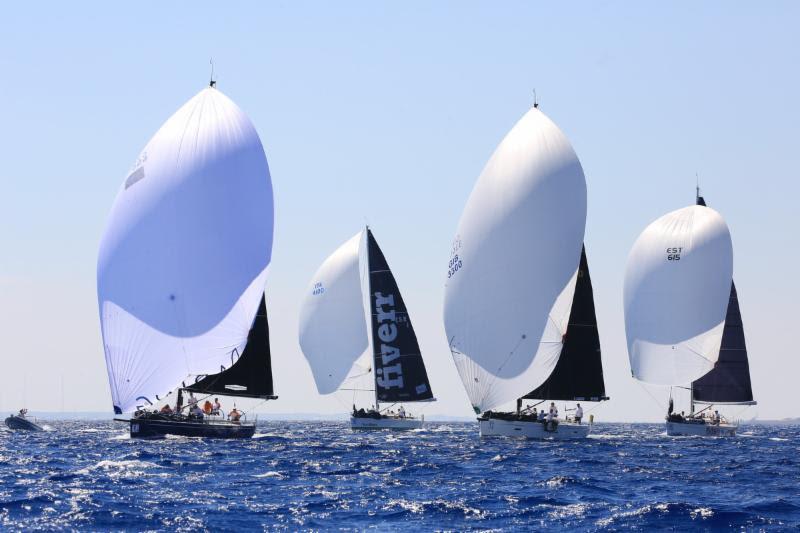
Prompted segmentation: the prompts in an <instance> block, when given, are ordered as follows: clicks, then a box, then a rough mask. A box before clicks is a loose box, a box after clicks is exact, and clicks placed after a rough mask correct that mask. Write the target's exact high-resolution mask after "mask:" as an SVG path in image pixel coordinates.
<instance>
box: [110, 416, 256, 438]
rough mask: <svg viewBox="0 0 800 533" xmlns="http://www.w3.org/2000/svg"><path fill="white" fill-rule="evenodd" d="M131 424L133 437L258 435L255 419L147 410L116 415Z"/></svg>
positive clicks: (237, 436)
mask: <svg viewBox="0 0 800 533" xmlns="http://www.w3.org/2000/svg"><path fill="white" fill-rule="evenodd" d="M114 420H116V421H118V422H128V423H130V435H131V437H132V438H160V437H164V436H166V435H178V436H184V437H207V438H219V439H248V438H250V437H252V436H253V435H254V434H255V431H256V424H255V422H246V421H241V422H233V421H230V420H224V419H222V418H214V417H204V418H202V419H201V418H195V417H191V416H185V415H165V414H159V413H147V414H144V415H139V416H134V417H132V418H130V419H121V418H115V419H114Z"/></svg>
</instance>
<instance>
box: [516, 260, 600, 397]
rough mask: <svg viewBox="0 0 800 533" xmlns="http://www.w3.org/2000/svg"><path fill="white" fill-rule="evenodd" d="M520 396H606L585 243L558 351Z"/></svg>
mask: <svg viewBox="0 0 800 533" xmlns="http://www.w3.org/2000/svg"><path fill="white" fill-rule="evenodd" d="M523 398H527V399H536V400H562V401H575V400H577V401H600V400H606V399H608V398H607V397H606V387H605V383H604V381H603V362H602V360H601V357H600V335H599V333H598V330H597V316H596V314H595V310H594V293H593V291H592V279H591V277H590V276H589V263H588V262H587V260H586V248H585V247H584V248H583V249H582V250H581V262H580V266H579V267H578V277H577V280H576V281H575V295H574V296H573V298H572V309H571V310H570V313H569V322H568V324H567V333H566V334H565V335H564V342H563V346H562V348H561V355H560V356H559V358H558V362H557V363H556V367H555V368H554V369H553V372H552V373H551V374H550V377H548V378H547V381H545V382H544V383H542V384H541V385H540V386H539V387H537V388H536V389H534V390H532V391H531V392H530V393H528V394H526V395H525V396H523Z"/></svg>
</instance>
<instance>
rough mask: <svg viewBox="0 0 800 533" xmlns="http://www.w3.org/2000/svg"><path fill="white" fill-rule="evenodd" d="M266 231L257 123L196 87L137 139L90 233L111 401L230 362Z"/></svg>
mask: <svg viewBox="0 0 800 533" xmlns="http://www.w3.org/2000/svg"><path fill="white" fill-rule="evenodd" d="M272 234H273V198H272V183H271V180H270V175H269V168H268V166H267V159H266V156H265V155H264V150H263V148H262V146H261V141H260V140H259V138H258V134H257V133H256V130H255V128H254V127H253V125H252V124H251V122H250V121H249V120H248V118H247V117H246V116H245V114H244V113H243V112H242V111H241V110H240V109H239V108H238V107H237V106H236V104H234V103H233V102H232V101H231V100H230V99H228V98H227V97H226V96H225V95H223V94H222V93H221V92H220V91H218V90H217V89H214V88H210V87H209V88H206V89H204V90H203V91H201V92H200V93H198V94H197V95H196V96H194V97H193V98H192V99H191V100H189V101H188V102H187V103H186V104H184V106H183V107H181V108H180V109H179V110H178V111H177V112H176V113H175V114H174V115H173V116H172V117H170V118H169V120H167V121H166V122H165V123H164V125H163V126H161V128H160V129H159V130H158V132H157V133H156V134H155V136H153V138H152V139H151V140H150V142H148V143H147V146H145V148H144V150H143V151H142V153H141V155H140V156H139V158H138V159H137V161H136V163H135V165H134V167H133V169H132V170H131V172H130V173H129V175H128V176H127V178H126V179H125V180H124V182H123V184H122V187H121V189H120V191H119V193H118V195H117V198H116V200H115V202H114V206H113V207H112V210H111V215H110V217H109V221H108V225H107V227H106V230H105V233H104V235H103V237H102V240H101V243H100V253H99V258H98V264H97V292H98V300H99V307H100V319H101V325H102V333H103V343H104V348H105V356H106V363H107V366H108V374H109V381H110V383H111V395H112V398H113V401H114V407H115V411H117V412H127V411H131V410H133V409H135V408H136V406H137V405H145V404H146V403H147V402H148V401H150V402H155V401H156V396H157V395H163V394H165V393H167V392H169V391H170V390H172V389H173V388H175V387H176V386H178V385H180V384H181V382H182V381H183V380H186V379H187V378H188V377H189V376H190V375H198V374H207V373H213V372H218V371H219V370H220V367H221V366H230V364H231V360H232V352H233V350H235V349H238V350H239V351H241V349H242V348H243V346H244V344H245V342H246V340H247V333H248V330H249V329H250V326H251V324H252V321H253V317H254V316H255V313H256V310H257V308H258V304H259V301H260V299H261V294H262V292H263V289H264V281H265V277H266V269H267V266H268V264H269V262H270V257H271V254H272Z"/></svg>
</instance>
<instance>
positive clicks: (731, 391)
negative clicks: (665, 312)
mask: <svg viewBox="0 0 800 533" xmlns="http://www.w3.org/2000/svg"><path fill="white" fill-rule="evenodd" d="M697 205H703V206H704V205H706V202H705V200H704V199H703V197H702V196H700V194H699V193H698V195H697ZM692 397H693V399H694V401H695V402H698V403H716V404H722V403H735V404H754V403H755V402H754V401H753V389H752V386H751V385H750V364H749V363H748V361H747V345H746V344H745V340H744V325H743V324H742V314H741V313H740V312H739V297H738V295H737V293H736V284H735V283H733V281H731V293H730V297H729V298H728V312H727V315H726V316H725V327H724V328H723V330H722V344H721V345H720V349H719V359H717V362H716V363H715V364H714V368H713V369H712V370H711V371H710V372H709V373H708V374H706V375H705V376H703V377H701V378H700V379H698V380H696V381H695V382H694V383H692Z"/></svg>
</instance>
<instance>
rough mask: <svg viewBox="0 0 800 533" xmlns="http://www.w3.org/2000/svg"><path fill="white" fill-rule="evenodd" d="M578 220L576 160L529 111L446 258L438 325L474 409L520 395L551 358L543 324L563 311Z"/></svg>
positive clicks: (580, 180) (580, 181)
mask: <svg viewBox="0 0 800 533" xmlns="http://www.w3.org/2000/svg"><path fill="white" fill-rule="evenodd" d="M585 224H586V182H585V179H584V175H583V170H582V168H581V165H580V162H579V161H578V158H577V156H576V155H575V152H574V150H573V149H572V146H571V145H570V144H569V141H568V140H567V138H566V137H565V136H564V134H563V133H562V132H561V131H560V130H559V129H558V127H557V126H556V125H555V124H554V123H553V122H552V121H550V119H548V118H547V117H546V116H545V115H544V114H542V113H541V112H540V111H539V110H538V109H531V110H530V111H529V112H528V113H527V114H526V115H525V116H524V117H523V118H522V119H521V120H520V121H519V122H518V123H517V124H516V125H515V126H514V128H513V129H512V130H511V131H510V132H509V134H508V135H507V136H506V138H505V139H503V141H502V142H501V143H500V145H499V146H498V148H497V150H496V151H495V153H494V154H493V155H492V157H491V159H490V160H489V162H488V163H487V165H486V167H485V168H484V170H483V172H482V173H481V175H480V177H479V178H478V181H477V183H476V185H475V188H474V189H473V191H472V194H471V195H470V197H469V200H468V201H467V205H466V207H465V208H464V212H463V214H462V216H461V220H460V222H459V225H458V231H457V234H456V237H455V239H454V241H453V246H452V249H451V257H450V263H449V265H448V279H447V282H446V288H445V303H444V321H445V329H446V332H447V337H448V342H449V344H450V349H451V352H452V353H453V357H454V360H455V362H456V367H457V368H458V371H459V374H460V376H461V380H462V382H463V383H464V387H465V389H466V391H467V395H468V396H469V398H470V401H471V402H472V405H473V407H474V408H475V409H476V410H477V411H485V410H488V409H491V408H493V407H496V406H498V405H500V404H502V403H505V402H508V401H510V400H513V399H516V398H519V397H521V396H522V395H524V394H525V393H527V392H529V391H531V390H532V389H533V388H535V387H537V386H538V385H540V384H541V383H542V382H543V381H544V380H545V379H547V376H548V375H549V373H550V372H551V371H552V369H553V367H554V366H555V363H556V362H557V360H558V354H559V353H560V350H561V344H560V339H555V337H554V336H553V335H549V334H547V332H548V331H550V330H554V331H557V330H558V329H559V328H558V327H555V326H554V324H553V317H554V316H557V317H558V318H557V319H556V321H559V322H560V321H562V318H563V317H565V316H568V314H569V302H570V301H571V298H572V294H573V292H574V286H575V285H574V275H575V273H576V271H577V268H578V263H579V259H580V254H581V244H582V242H583V233H584V227H585ZM558 301H561V302H566V310H565V312H564V309H561V307H563V306H559V305H557V303H558ZM548 328H549V329H548ZM557 335H558V334H557V333H556V336H557ZM546 337H547V338H546ZM549 337H554V338H553V339H550V338H549ZM554 341H555V342H554Z"/></svg>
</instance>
